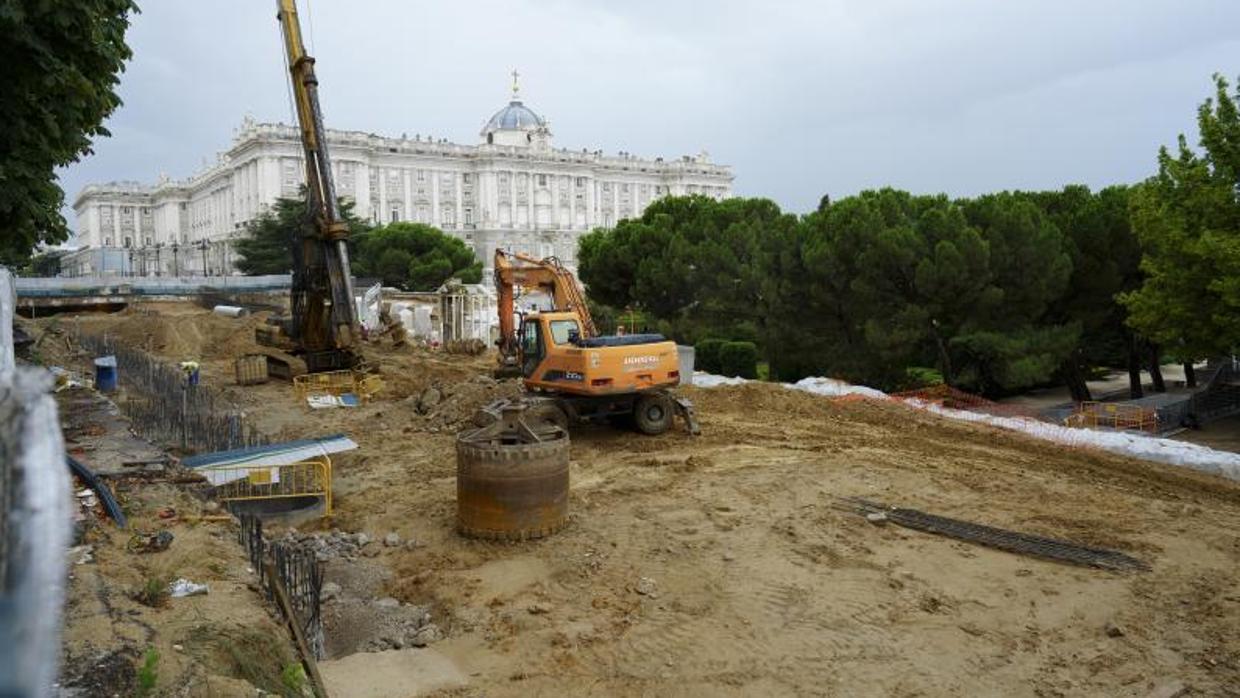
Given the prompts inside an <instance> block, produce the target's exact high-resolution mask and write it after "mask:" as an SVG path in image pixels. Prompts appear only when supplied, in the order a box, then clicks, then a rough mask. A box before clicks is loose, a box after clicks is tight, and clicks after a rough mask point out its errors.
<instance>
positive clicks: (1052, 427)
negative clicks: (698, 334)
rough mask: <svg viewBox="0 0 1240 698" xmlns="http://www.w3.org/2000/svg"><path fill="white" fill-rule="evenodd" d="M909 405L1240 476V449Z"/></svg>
mask: <svg viewBox="0 0 1240 698" xmlns="http://www.w3.org/2000/svg"><path fill="white" fill-rule="evenodd" d="M748 382H749V381H747V380H746V379H744V378H729V377H726V376H716V375H713V374H709V373H703V372H701V371H698V372H696V373H694V374H693V384H694V385H695V386H697V387H700V388H714V387H718V386H721V385H740V384H742V383H748ZM779 385H782V386H783V387H785V388H791V389H793V390H804V391H805V392H808V393H813V394H815V395H822V396H825V397H840V396H843V395H861V396H864V397H868V398H874V399H883V400H892V399H895V398H892V397H891V396H889V395H887V393H884V392H883V391H881V390H875V389H874V388H867V387H865V386H862V385H853V384H851V383H846V382H844V381H841V380H836V379H834V378H820V377H812V378H803V379H801V380H800V381H797V382H796V383H780V384H779ZM902 402H904V403H905V404H906V405H909V406H912V407H916V408H918V409H923V410H926V411H928V412H933V413H935V414H937V415H940V416H943V417H947V418H948V419H958V420H960V421H964V422H977V423H982V424H989V425H990V426H994V427H998V428H1000V429H1008V430H1011V431H1019V432H1022V433H1025V434H1028V435H1029V436H1033V437H1035V438H1038V439H1045V440H1047V441H1053V442H1055V443H1058V444H1063V445H1065V446H1087V447H1092V448H1099V449H1102V450H1104V451H1110V452H1112V453H1118V454H1121V455H1125V456H1133V457H1135V458H1143V459H1145V460H1150V461H1155V462H1158V463H1168V464H1170V465H1179V466H1184V467H1187V468H1192V469H1193V470H1199V471H1201V472H1205V473H1210V474H1212V475H1220V476H1222V477H1225V478H1229V479H1232V480H1240V453H1231V452H1230V451H1218V450H1215V449H1213V448H1208V447H1206V446H1198V445H1197V444H1191V443H1187V442H1185V441H1176V440H1174V439H1163V438H1159V437H1155V436H1146V435H1145V434H1137V433H1134V432H1123V431H1097V430H1094V429H1078V428H1075V427H1066V426H1061V425H1058V424H1051V423H1049V422H1043V421H1039V420H1036V419H1029V418H1026V417H997V416H994V415H990V414H984V413H979V412H969V411H966V410H955V409H951V408H947V407H942V406H940V405H937V404H932V403H926V402H922V401H920V400H902Z"/></svg>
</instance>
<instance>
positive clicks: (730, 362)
mask: <svg viewBox="0 0 1240 698" xmlns="http://www.w3.org/2000/svg"><path fill="white" fill-rule="evenodd" d="M719 372H720V373H721V374H723V375H725V376H737V377H740V378H757V377H758V346H757V345H756V344H754V343H753V342H724V344H723V346H721V347H720V348H719Z"/></svg>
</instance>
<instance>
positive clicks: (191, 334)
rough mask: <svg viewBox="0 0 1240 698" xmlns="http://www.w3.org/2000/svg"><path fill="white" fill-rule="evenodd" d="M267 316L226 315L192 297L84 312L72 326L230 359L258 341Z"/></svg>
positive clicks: (177, 352) (165, 350) (163, 350)
mask: <svg viewBox="0 0 1240 698" xmlns="http://www.w3.org/2000/svg"><path fill="white" fill-rule="evenodd" d="M164 306H171V307H164ZM265 318H266V313H263V314H259V315H247V316H245V317H240V318H230V317H224V316H221V315H215V314H214V313H211V312H210V311H204V310H202V309H201V308H198V307H196V306H193V305H190V304H188V303H186V304H180V303H177V304H161V305H158V306H157V305H156V304H135V305H132V306H130V307H128V308H126V309H125V310H122V311H120V312H118V313H115V314H112V315H86V316H79V318H77V319H76V320H75V321H74V323H73V326H74V327H75V328H77V329H80V330H81V331H82V332H86V333H94V334H105V333H106V334H107V336H108V337H111V338H113V339H115V340H116V341H117V342H118V343H120V344H123V345H125V346H129V347H135V348H138V349H145V350H146V351H149V352H151V353H154V354H159V355H160V356H165V357H170V358H173V359H177V360H188V359H194V360H199V361H203V360H212V359H229V360H231V359H233V358H235V357H237V356H240V355H241V354H246V353H249V352H252V351H254V350H255V349H256V348H257V347H258V345H257V344H256V343H255V341H254V328H255V327H257V326H259V325H261V324H263V322H264V319H265Z"/></svg>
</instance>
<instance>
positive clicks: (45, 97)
mask: <svg viewBox="0 0 1240 698" xmlns="http://www.w3.org/2000/svg"><path fill="white" fill-rule="evenodd" d="M137 9H138V8H137V6H136V5H135V4H134V3H133V2H132V1H131V0H62V1H57V2H49V1H48V0H0V36H3V37H4V40H3V41H2V42H0V65H3V66H4V79H3V80H0V262H2V263H8V264H17V263H19V262H21V261H22V260H24V259H25V258H26V257H27V256H28V255H29V254H30V253H31V251H32V250H34V249H35V247H36V246H38V245H39V244H55V243H59V242H63V241H64V240H66V239H67V238H68V236H69V230H68V227H67V226H66V225H65V220H64V217H63V216H62V215H61V213H60V209H61V207H62V206H63V204H64V191H63V190H62V189H61V188H60V185H59V184H58V183H57V181H56V174H55V168H57V167H63V166H65V165H68V164H69V163H72V162H76V161H77V160H78V158H80V157H81V156H82V155H86V154H89V153H90V152H91V151H90V146H91V141H92V138H94V137H96V136H108V135H110V134H109V133H108V131H107V129H105V128H104V127H103V120H104V119H105V118H107V116H108V115H109V114H111V113H112V112H113V111H114V110H115V109H116V108H117V107H118V106H119V105H120V103H121V100H120V97H118V96H117V94H116V91H115V88H116V85H117V84H118V82H119V78H118V75H119V74H120V73H121V72H122V71H123V70H124V64H125V61H126V60H128V59H129V58H130V55H131V54H130V50H129V47H128V46H127V45H126V44H125V31H126V29H128V28H129V16H130V14H131V13H135V12H137Z"/></svg>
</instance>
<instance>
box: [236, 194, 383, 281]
mask: <svg viewBox="0 0 1240 698" xmlns="http://www.w3.org/2000/svg"><path fill="white" fill-rule="evenodd" d="M303 191H304V189H303ZM340 213H341V216H342V217H343V218H344V220H345V222H346V223H348V224H349V235H350V241H351V242H353V244H354V245H356V239H357V238H358V237H359V236H360V235H362V234H363V233H365V232H366V231H367V230H369V229H370V226H369V225H368V224H367V223H366V222H365V221H363V220H362V219H360V218H358V217H357V216H356V215H354V213H353V202H352V201H350V200H349V199H341V200H340ZM307 225H309V220H308V219H307V218H306V201H305V199H285V198H281V199H276V201H275V203H274V204H272V205H271V207H269V208H268V209H267V210H265V211H264V212H263V213H262V214H260V215H259V216H258V217H257V218H255V219H253V220H251V221H250V222H249V223H247V224H246V226H245V229H244V231H243V235H242V237H240V238H238V239H237V240H236V241H234V242H233V250H234V251H235V252H236V253H237V255H238V259H237V262H236V264H237V269H238V270H239V271H240V272H241V273H242V274H249V275H251V276H255V275H261V274H287V273H289V271H290V270H291V269H292V266H293V252H292V249H291V248H290V245H291V244H292V241H293V240H294V239H295V237H296V236H298V235H300V234H302V232H303V231H305V230H306V226H307Z"/></svg>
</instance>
